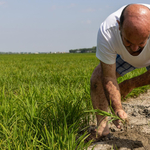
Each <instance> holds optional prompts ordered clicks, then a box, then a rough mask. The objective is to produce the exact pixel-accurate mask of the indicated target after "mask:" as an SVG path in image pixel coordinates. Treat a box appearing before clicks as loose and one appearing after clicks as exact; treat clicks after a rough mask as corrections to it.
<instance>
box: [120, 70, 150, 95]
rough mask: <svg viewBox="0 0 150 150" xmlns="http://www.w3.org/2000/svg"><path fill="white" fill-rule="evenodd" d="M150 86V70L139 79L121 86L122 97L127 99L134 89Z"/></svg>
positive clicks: (128, 81)
mask: <svg viewBox="0 0 150 150" xmlns="http://www.w3.org/2000/svg"><path fill="white" fill-rule="evenodd" d="M149 84H150V70H148V71H147V72H145V73H143V74H142V75H139V76H137V77H134V78H131V79H128V80H125V81H123V82H121V83H120V84H119V87H120V91H121V96H122V97H125V96H126V95H127V94H128V93H130V92H131V91H132V90H133V89H134V88H138V87H141V86H144V85H149Z"/></svg>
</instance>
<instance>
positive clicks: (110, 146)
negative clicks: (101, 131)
mask: <svg viewBox="0 0 150 150" xmlns="http://www.w3.org/2000/svg"><path fill="white" fill-rule="evenodd" d="M122 105H123V108H124V110H125V111H126V113H127V114H128V119H129V124H128V126H127V128H125V129H121V130H120V129H117V128H116V127H115V126H114V125H113V124H112V123H111V124H109V127H110V132H111V134H112V135H113V138H111V139H107V140H103V141H99V142H96V143H93V144H92V145H91V146H90V147H89V148H88V150H92V148H93V147H94V148H93V149H94V150H150V90H148V91H147V92H146V93H144V94H141V95H140V96H138V97H136V98H129V99H127V100H126V101H125V102H122Z"/></svg>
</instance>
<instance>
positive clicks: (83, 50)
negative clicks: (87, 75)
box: [69, 46, 96, 53]
mask: <svg viewBox="0 0 150 150" xmlns="http://www.w3.org/2000/svg"><path fill="white" fill-rule="evenodd" d="M69 53H96V46H94V47H92V48H81V49H74V50H72V49H71V50H69Z"/></svg>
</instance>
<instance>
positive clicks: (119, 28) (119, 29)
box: [117, 20, 120, 30]
mask: <svg viewBox="0 0 150 150" xmlns="http://www.w3.org/2000/svg"><path fill="white" fill-rule="evenodd" d="M117 23H118V25H119V30H120V21H119V20H117Z"/></svg>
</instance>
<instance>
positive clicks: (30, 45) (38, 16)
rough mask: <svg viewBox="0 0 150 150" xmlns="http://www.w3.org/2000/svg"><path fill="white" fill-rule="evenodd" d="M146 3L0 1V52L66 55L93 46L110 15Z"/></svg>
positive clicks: (124, 0)
mask: <svg viewBox="0 0 150 150" xmlns="http://www.w3.org/2000/svg"><path fill="white" fill-rule="evenodd" d="M130 3H146V4H150V1H149V0H142V1H140V0H0V52H68V51H69V50H70V49H78V48H90V47H93V46H96V37H97V31H98V28H99V25H100V24H101V22H102V21H103V20H104V19H105V18H106V17H107V16H108V15H109V14H111V13H112V12H114V11H116V10H117V9H119V8H120V7H122V6H123V5H127V4H130Z"/></svg>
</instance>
